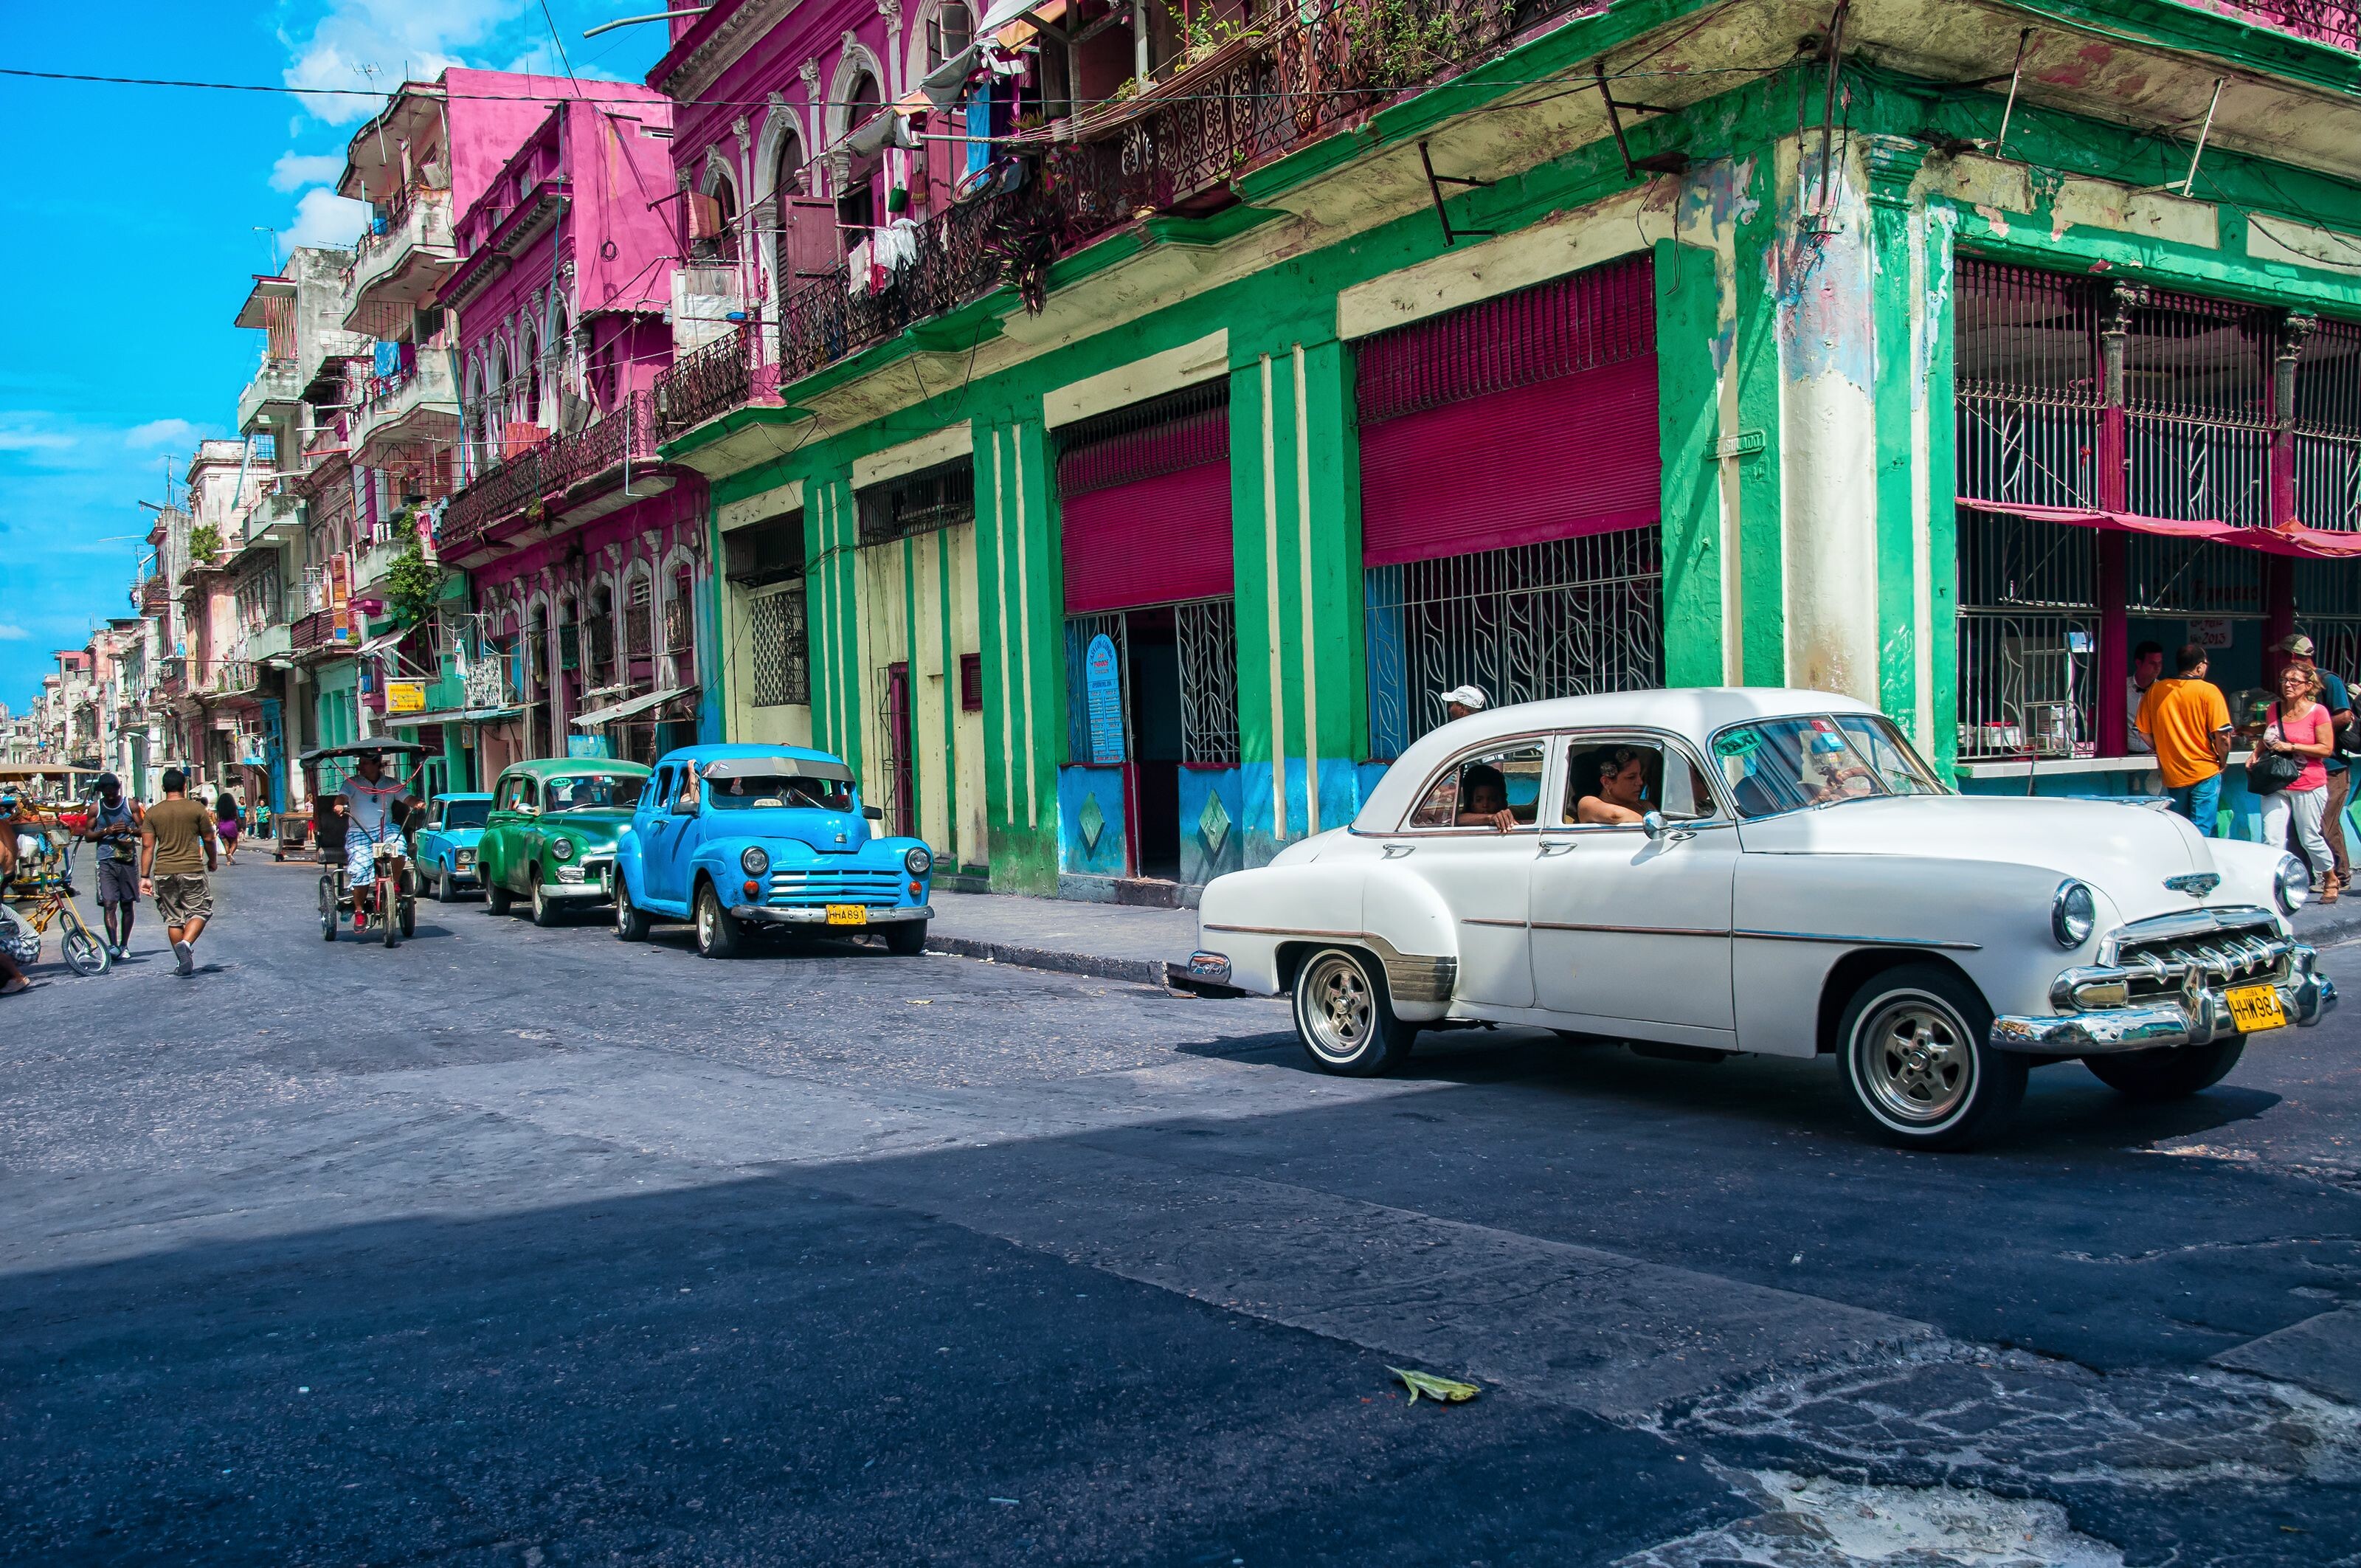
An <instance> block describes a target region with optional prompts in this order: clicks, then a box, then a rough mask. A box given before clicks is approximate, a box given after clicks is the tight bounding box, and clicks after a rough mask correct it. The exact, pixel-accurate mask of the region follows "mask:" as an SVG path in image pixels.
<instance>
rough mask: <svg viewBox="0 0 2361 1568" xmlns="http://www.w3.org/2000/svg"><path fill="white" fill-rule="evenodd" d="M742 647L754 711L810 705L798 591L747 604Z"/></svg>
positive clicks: (807, 651)
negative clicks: (744, 645)
mask: <svg viewBox="0 0 2361 1568" xmlns="http://www.w3.org/2000/svg"><path fill="white" fill-rule="evenodd" d="M746 643H747V656H748V660H749V662H750V663H751V664H752V671H753V681H752V695H753V702H754V706H755V707H787V706H791V705H801V704H806V703H809V702H810V701H811V645H810V642H809V640H808V635H807V630H806V627H805V624H804V590H803V589H802V588H801V587H792V588H784V589H782V590H780V591H779V592H777V593H774V594H764V595H763V596H762V597H761V598H756V599H753V600H752V601H750V602H749V603H748V605H747V607H746Z"/></svg>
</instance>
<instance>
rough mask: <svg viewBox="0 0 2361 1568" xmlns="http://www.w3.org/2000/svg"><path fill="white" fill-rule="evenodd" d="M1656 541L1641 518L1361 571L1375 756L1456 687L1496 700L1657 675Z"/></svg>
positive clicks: (1387, 756) (1395, 751)
mask: <svg viewBox="0 0 2361 1568" xmlns="http://www.w3.org/2000/svg"><path fill="white" fill-rule="evenodd" d="M1662 550H1663V546H1662V533H1661V531H1660V530H1659V529H1658V528H1657V527H1656V526H1654V525H1653V524H1651V525H1650V526H1648V527H1645V528H1634V529H1624V530H1620V531H1618V532H1612V533H1594V534H1586V535H1583V536H1581V537H1578V538H1574V539H1553V540H1547V541H1544V542H1543V543H1537V544H1519V545H1514V546H1511V547H1510V548H1509V549H1506V550H1487V551H1482V552H1478V553H1477V554H1470V555H1451V556H1445V557H1444V558H1442V559H1440V560H1433V561H1412V562H1409V563H1406V564H1404V565H1391V566H1372V567H1370V568H1368V570H1367V573H1366V574H1365V575H1364V584H1365V590H1366V602H1367V638H1368V680H1369V747H1370V751H1371V754H1372V756H1373V757H1374V758H1375V759H1376V760H1378V761H1381V762H1387V761H1391V760H1392V759H1393V758H1395V757H1398V756H1400V754H1401V752H1402V751H1403V750H1404V749H1405V748H1407V747H1408V746H1409V745H1410V743H1411V741H1413V740H1417V739H1418V738H1419V737H1420V736H1422V735H1423V734H1425V733H1426V732H1427V731H1428V730H1430V729H1434V728H1436V727H1437V726H1438V725H1440V724H1441V723H1443V721H1444V713H1443V708H1442V706H1441V704H1439V703H1437V702H1436V701H1435V700H1434V698H1435V696H1436V694H1438V693H1441V692H1444V691H1448V690H1450V689H1451V688H1453V687H1455V686H1459V685H1476V686H1478V687H1481V688H1482V689H1483V691H1484V693H1485V694H1486V696H1488V697H1489V698H1490V699H1491V701H1492V704H1493V705H1494V706H1495V707H1500V706H1505V705H1507V704H1509V703H1518V702H1538V701H1541V700H1543V699H1546V698H1550V697H1561V696H1586V695H1588V694H1590V693H1593V692H1609V691H1636V690H1642V689H1644V688H1647V687H1650V686H1655V685H1662V684H1663V681H1664V674H1663V669H1664V665H1663V648H1664V564H1663V554H1662Z"/></svg>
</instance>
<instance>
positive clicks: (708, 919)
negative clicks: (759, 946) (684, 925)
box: [697, 882, 745, 959]
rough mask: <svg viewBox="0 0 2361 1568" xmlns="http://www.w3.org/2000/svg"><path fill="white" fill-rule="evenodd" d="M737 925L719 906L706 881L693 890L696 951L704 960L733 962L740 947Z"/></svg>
mask: <svg viewBox="0 0 2361 1568" xmlns="http://www.w3.org/2000/svg"><path fill="white" fill-rule="evenodd" d="M744 945H745V944H744V939H743V936H742V934H741V932H740V930H739V927H738V922H737V921H736V920H734V919H732V918H731V917H730V911H728V910H727V909H724V908H722V907H721V895H720V894H718V893H716V892H714V891H713V884H712V883H709V882H708V883H698V884H697V954H698V956H700V957H702V958H708V959H734V958H736V957H737V956H738V954H739V951H740V949H741V948H742V947H743V946H744Z"/></svg>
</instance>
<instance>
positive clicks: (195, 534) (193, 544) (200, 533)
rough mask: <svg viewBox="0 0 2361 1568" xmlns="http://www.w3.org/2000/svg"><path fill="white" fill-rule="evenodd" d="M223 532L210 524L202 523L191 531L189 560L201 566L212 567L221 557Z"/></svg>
mask: <svg viewBox="0 0 2361 1568" xmlns="http://www.w3.org/2000/svg"><path fill="white" fill-rule="evenodd" d="M221 550H222V536H221V530H220V529H218V528H215V527H214V525H213V524H212V523H210V522H201V523H199V524H197V526H196V527H194V528H192V529H191V530H189V559H190V560H191V561H192V562H193V563H194V564H196V565H200V566H210V565H213V564H214V562H215V561H216V560H218V559H219V558H220V556H221Z"/></svg>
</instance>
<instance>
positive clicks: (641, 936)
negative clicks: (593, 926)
mask: <svg viewBox="0 0 2361 1568" xmlns="http://www.w3.org/2000/svg"><path fill="white" fill-rule="evenodd" d="M653 925H654V922H653V921H651V920H650V919H649V918H648V917H647V916H646V915H645V914H644V913H643V912H642V910H641V908H640V906H639V905H636V904H633V903H632V902H631V883H629V882H627V881H625V880H624V878H623V873H622V872H616V873H615V939H616V940H617V941H619V942H644V941H646V940H647V939H648V932H649V930H650V929H651V928H652V927H653Z"/></svg>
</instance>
